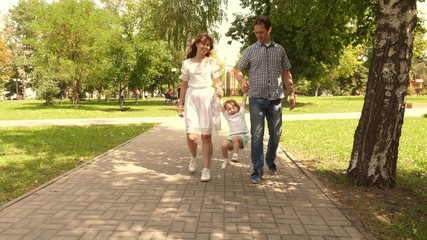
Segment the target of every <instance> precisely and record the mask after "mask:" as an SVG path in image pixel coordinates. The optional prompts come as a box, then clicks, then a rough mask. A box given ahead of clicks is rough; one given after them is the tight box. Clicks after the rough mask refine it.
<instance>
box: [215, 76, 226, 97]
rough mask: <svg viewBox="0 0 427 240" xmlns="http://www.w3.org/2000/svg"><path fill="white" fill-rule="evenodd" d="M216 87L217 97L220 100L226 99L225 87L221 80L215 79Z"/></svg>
mask: <svg viewBox="0 0 427 240" xmlns="http://www.w3.org/2000/svg"><path fill="white" fill-rule="evenodd" d="M214 83H215V87H216V96H217V97H219V98H222V97H224V86H223V84H222V82H221V79H220V78H215V79H214Z"/></svg>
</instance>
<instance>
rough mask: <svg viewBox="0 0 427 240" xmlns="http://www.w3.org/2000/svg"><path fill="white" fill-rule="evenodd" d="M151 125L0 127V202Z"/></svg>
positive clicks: (133, 135) (81, 162)
mask: <svg viewBox="0 0 427 240" xmlns="http://www.w3.org/2000/svg"><path fill="white" fill-rule="evenodd" d="M153 126H155V124H143V125H112V126H84V127H78V126H67V127H57V126H53V127H19V128H18V127H14V128H0V130H1V131H0V173H1V174H0V205H2V204H4V203H5V202H7V201H9V200H11V199H13V198H16V197H18V196H20V195H22V194H23V193H26V192H28V191H30V190H32V189H34V188H36V187H38V186H40V185H41V184H43V183H45V182H47V181H49V180H51V179H53V178H55V177H57V176H59V175H61V174H62V173H64V172H66V171H69V170H71V169H73V168H75V167H77V166H78V165H81V164H83V163H85V162H87V161H88V160H91V159H93V158H94V157H96V156H97V155H99V154H101V153H104V152H106V151H108V150H110V149H112V148H114V147H116V146H118V145H120V144H121V143H123V142H126V141H127V140H129V139H131V138H134V137H136V136H137V135H139V134H141V133H143V132H145V131H147V130H148V129H150V128H152V127H153ZM95 142H96V144H94V143H95ZM58 149H61V151H58Z"/></svg>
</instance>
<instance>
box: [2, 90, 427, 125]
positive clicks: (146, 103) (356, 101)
mask: <svg viewBox="0 0 427 240" xmlns="http://www.w3.org/2000/svg"><path fill="white" fill-rule="evenodd" d="M229 98H231V97H226V98H225V99H229ZM232 98H234V99H236V100H237V101H238V102H240V101H241V99H242V98H241V97H239V96H235V97H232ZM363 100H364V98H363V97H360V96H358V97H297V106H296V108H295V109H294V110H292V111H289V110H288V108H287V107H286V106H284V108H283V112H284V113H286V114H308V113H344V112H361V111H362V106H363ZM407 101H408V102H417V103H422V102H425V103H427V97H408V100H407ZM0 109H1V110H2V114H1V115H0V120H23V119H69V118H130V117H172V116H175V115H176V113H177V105H176V104H166V103H165V100H164V98H162V97H160V98H147V99H144V100H138V105H135V104H134V101H133V99H126V102H125V105H124V110H125V111H122V110H121V109H120V106H119V103H118V101H105V100H101V101H98V100H97V99H92V100H90V101H89V100H86V101H82V102H81V103H80V105H79V107H78V108H77V109H76V108H75V107H74V106H73V105H72V103H71V102H70V101H69V100H64V101H62V102H60V101H56V102H55V104H52V105H45V104H44V102H43V101H40V100H25V101H0Z"/></svg>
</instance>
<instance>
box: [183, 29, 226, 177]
mask: <svg viewBox="0 0 427 240" xmlns="http://www.w3.org/2000/svg"><path fill="white" fill-rule="evenodd" d="M212 50H213V39H212V37H210V36H209V35H208V34H207V33H199V34H198V35H197V37H196V39H195V41H194V42H193V44H192V45H191V47H190V49H189V53H188V54H187V59H186V60H184V62H183V64H182V68H181V77H180V78H181V79H182V84H181V96H182V97H181V98H180V99H179V104H178V114H179V115H180V116H183V117H184V118H185V126H186V132H187V145H188V149H189V150H190V154H191V160H190V164H189V166H188V170H189V171H190V172H191V173H193V172H194V171H195V170H196V167H197V161H196V157H197V156H196V154H197V142H198V135H199V133H200V135H201V139H202V159H203V168H202V176H201V178H200V180H201V181H203V182H206V181H209V180H210V163H211V158H212V151H213V146H212V129H213V128H214V126H215V124H216V122H217V121H219V111H218V110H219V109H218V103H217V99H216V98H217V97H220V98H221V97H222V96H223V86H222V83H221V81H220V79H219V66H218V64H217V62H216V61H215V59H213V58H212V57H211V54H212ZM213 83H215V86H216V93H215V89H214V88H213V87H212V85H213ZM184 103H185V106H184V109H185V115H184V114H183V104H184Z"/></svg>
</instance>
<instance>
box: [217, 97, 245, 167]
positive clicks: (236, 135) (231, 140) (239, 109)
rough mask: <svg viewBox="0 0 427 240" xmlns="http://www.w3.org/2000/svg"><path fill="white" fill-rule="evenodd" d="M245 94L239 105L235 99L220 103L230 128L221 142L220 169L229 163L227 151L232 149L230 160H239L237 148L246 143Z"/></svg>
mask: <svg viewBox="0 0 427 240" xmlns="http://www.w3.org/2000/svg"><path fill="white" fill-rule="evenodd" d="M246 99H247V94H243V99H242V105H241V106H240V105H239V104H238V103H237V102H236V100H233V99H231V100H227V101H226V102H225V103H224V104H222V100H221V110H222V112H223V114H224V118H225V119H226V120H227V123H228V127H229V128H230V135H229V136H228V137H227V138H226V140H224V142H223V143H222V144H221V153H222V157H223V159H224V162H223V164H222V167H221V169H225V168H226V167H227V165H228V164H229V160H228V151H229V150H233V156H232V157H231V161H232V162H238V161H239V150H240V149H243V148H244V147H245V146H246V144H247V143H248V136H247V135H246V134H247V133H248V127H247V125H246V120H245V112H246V110H245V108H246Z"/></svg>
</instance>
